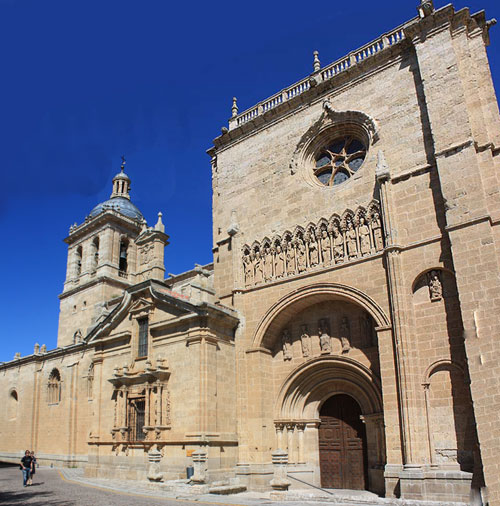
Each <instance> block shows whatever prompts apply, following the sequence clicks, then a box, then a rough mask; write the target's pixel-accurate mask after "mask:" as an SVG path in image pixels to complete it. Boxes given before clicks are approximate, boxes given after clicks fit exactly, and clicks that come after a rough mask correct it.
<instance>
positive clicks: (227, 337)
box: [0, 1, 500, 505]
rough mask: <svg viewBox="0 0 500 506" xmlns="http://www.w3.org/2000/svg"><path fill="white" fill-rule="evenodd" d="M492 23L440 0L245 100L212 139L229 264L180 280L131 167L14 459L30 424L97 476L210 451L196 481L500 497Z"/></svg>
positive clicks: (39, 365) (179, 462)
mask: <svg viewBox="0 0 500 506" xmlns="http://www.w3.org/2000/svg"><path fill="white" fill-rule="evenodd" d="M491 24H492V23H490V22H487V21H486V18H485V14H484V12H480V13H477V14H474V15H471V14H470V13H469V11H468V10H467V9H462V10H460V11H455V10H454V9H453V7H452V6H446V7H443V8H442V9H439V10H437V11H435V10H434V8H433V6H432V2H429V1H427V2H422V4H421V5H420V6H419V9H418V17H417V18H415V19H413V20H410V21H409V22H407V23H405V24H404V25H402V26H401V27H398V28H397V29H395V30H393V31H392V32H389V33H388V34H385V35H384V36H382V37H380V38H379V39H377V40H376V41H374V42H372V43H370V44H368V45H366V46H364V47H363V48H362V49H360V50H358V51H357V52H354V53H351V54H350V55H348V56H347V57H345V58H342V59H340V60H338V61H337V62H334V63H332V64H330V65H327V66H325V67H321V64H320V61H319V55H318V54H317V53H315V55H314V62H313V73H312V74H311V75H310V76H308V77H307V78H305V79H303V80H302V81H299V82H298V83H296V84H294V85H292V86H290V87H289V88H286V89H285V90H284V91H282V92H280V93H279V94H277V95H274V96H273V97H271V98H270V99H267V100H265V101H263V102H261V103H259V104H257V105H256V106H255V107H253V108H251V109H249V110H247V111H244V112H242V113H240V114H239V113H238V107H237V102H236V100H234V101H233V108H232V117H231V119H230V121H229V128H224V129H223V132H222V135H221V136H219V137H217V138H216V139H215V140H214V147H213V148H211V149H210V150H209V155H210V156H211V161H212V171H213V222H214V223H213V233H214V263H213V264H211V265H208V266H203V267H202V266H198V267H196V268H195V269H194V270H193V271H189V272H186V273H184V274H181V275H178V276H174V277H169V278H167V279H164V261H163V260H164V259H163V249H164V246H165V245H166V244H168V236H167V235H166V234H165V231H164V227H163V224H162V223H161V216H160V217H159V220H158V223H157V224H156V225H155V226H154V227H148V226H147V224H146V223H145V221H144V220H143V218H142V215H141V214H140V212H139V211H138V210H137V208H135V206H133V205H132V204H131V203H130V202H129V200H127V199H129V194H128V193H129V192H128V189H129V183H130V180H129V179H128V177H127V176H126V175H125V174H124V173H123V167H122V172H121V173H120V174H117V176H115V179H114V180H113V194H112V196H111V199H110V200H109V201H108V202H107V203H104V204H101V205H99V206H97V208H96V209H95V210H93V211H92V212H91V213H90V215H89V217H88V219H86V221H85V222H84V223H83V224H81V225H79V226H76V225H75V226H73V227H72V228H71V230H70V235H69V237H68V238H67V239H66V242H67V244H68V270H67V279H66V283H65V285H64V291H63V293H62V295H61V296H60V298H61V312H60V326H59V336H58V347H57V348H56V349H55V350H52V351H49V352H47V351H46V350H42V349H40V348H36V349H35V353H34V354H33V355H32V356H29V357H24V358H17V359H16V360H14V361H13V362H9V363H7V364H5V365H2V366H0V382H1V384H2V386H3V388H2V391H4V392H5V395H6V396H7V402H8V410H7V411H6V413H4V414H2V415H0V418H1V417H3V419H2V423H1V424H0V434H1V436H2V438H1V439H2V441H3V443H2V447H1V448H0V457H1V458H4V459H8V458H11V459H15V458H17V454H18V453H19V451H20V450H22V449H24V447H25V446H26V445H27V444H28V441H29V444H28V446H30V447H33V448H34V449H35V450H36V451H37V453H38V454H39V457H40V458H39V460H41V461H42V462H56V463H60V464H65V465H70V464H82V465H85V466H86V472H87V473H88V474H89V475H100V476H102V475H114V476H116V475H118V476H123V477H124V478H134V479H150V480H152V481H159V480H167V479H172V478H178V477H181V476H183V475H184V473H185V467H186V466H188V465H190V464H192V463H194V464H195V467H196V472H195V482H196V483H201V482H206V481H214V480H220V479H229V477H231V478H235V477H237V478H238V479H239V480H240V481H241V482H242V483H244V484H246V485H247V486H248V487H250V488H254V489H266V488H270V487H271V486H272V487H274V488H276V489H277V490H278V489H279V490H283V489H286V488H288V487H292V488H293V487H294V486H297V482H296V480H295V482H294V479H295V478H298V479H300V480H303V481H305V482H308V483H311V484H313V485H315V486H324V487H338V488H366V489H368V490H372V491H374V492H377V493H379V494H381V495H385V496H388V497H394V496H400V497H404V498H409V499H429V500H437V501H448V500H455V501H463V502H466V501H468V499H469V495H470V493H471V488H472V490H473V491H474V493H475V494H476V495H479V494H480V495H481V496H482V498H483V500H485V501H486V500H488V501H489V504H492V505H493V504H500V469H499V464H498V455H499V454H500V448H499V445H500V443H499V441H500V438H498V437H497V436H498V431H499V429H498V427H499V426H500V419H499V418H500V405H499V402H498V393H497V390H498V382H499V378H500V369H499V366H498V361H496V360H495V354H496V352H497V351H498V344H497V342H496V339H495V336H496V335H497V334H498V333H499V332H500V328H499V327H500V324H499V323H498V317H497V315H498V314H499V312H500V307H497V306H499V305H500V281H499V280H500V276H499V274H500V265H499V248H500V236H499V235H498V234H499V232H498V229H497V225H498V224H499V223H500V199H499V195H500V192H499V189H500V184H499V183H500V182H499V181H498V177H499V176H498V172H499V169H500V162H499V157H498V155H499V153H500V148H499V146H500V128H499V127H500V121H499V114H498V106H497V102H496V98H495V94H494V90H493V85H492V82H491V77H490V73H489V69H488V62H487V58H486V51H485V45H487V44H488V42H489V40H488V30H489V28H490V26H491ZM127 202H129V204H127ZM20 418H23V419H24V420H29V423H28V426H24V427H22V429H21V428H20V427H19V425H18V423H17V421H18V420H19V419H20ZM54 421H56V423H54ZM360 421H361V422H360ZM329 424H330V425H329ZM330 426H331V427H332V430H328V427H330ZM337 433H338V434H343V436H342V437H343V438H344V439H342V437H340V436H338V434H337ZM335 434H337V435H335ZM346 441H347V442H346ZM273 463H274V464H273ZM273 465H274V469H273ZM349 480H350V481H349Z"/></svg>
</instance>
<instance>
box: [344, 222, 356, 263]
mask: <svg viewBox="0 0 500 506" xmlns="http://www.w3.org/2000/svg"><path fill="white" fill-rule="evenodd" d="M346 243H347V256H348V258H356V257H357V256H358V245H357V244H356V230H355V229H354V226H353V224H352V220H350V219H349V220H347V229H346Z"/></svg>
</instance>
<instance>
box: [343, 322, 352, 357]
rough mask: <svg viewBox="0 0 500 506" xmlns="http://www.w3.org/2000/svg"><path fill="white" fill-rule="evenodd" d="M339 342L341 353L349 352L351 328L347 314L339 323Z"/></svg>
mask: <svg viewBox="0 0 500 506" xmlns="http://www.w3.org/2000/svg"><path fill="white" fill-rule="evenodd" d="M340 342H341V344H342V353H343V354H345V353H349V351H350V349H351V329H350V326H349V320H348V318H347V316H344V317H343V318H342V323H341V324H340Z"/></svg>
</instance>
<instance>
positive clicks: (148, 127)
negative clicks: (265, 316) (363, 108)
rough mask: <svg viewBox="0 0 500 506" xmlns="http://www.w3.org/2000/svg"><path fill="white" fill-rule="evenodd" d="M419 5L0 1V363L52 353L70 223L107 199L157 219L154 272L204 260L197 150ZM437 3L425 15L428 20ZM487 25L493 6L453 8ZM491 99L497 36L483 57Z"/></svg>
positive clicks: (411, 0)
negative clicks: (160, 250)
mask: <svg viewBox="0 0 500 506" xmlns="http://www.w3.org/2000/svg"><path fill="white" fill-rule="evenodd" d="M417 3H418V0H404V1H400V2H374V1H367V0H358V1H353V2H332V1H331V0H328V1H325V0H317V1H316V2H311V3H305V2H303V1H302V2H296V1H293V0H290V1H288V2H286V3H284V2H269V1H266V2H264V1H261V0H254V1H252V2H234V1H232V2H228V1H219V2H185V3H184V2H166V1H159V0H145V1H144V0H143V1H142V2H137V1H129V0H121V1H119V2H118V1H115V0H106V1H103V0H100V1H94V0H88V1H86V2H74V1H73V2H72V1H70V2H68V1H67V0H65V1H54V0H46V1H44V2H40V1H39V0H38V1H33V0H24V1H19V0H0V44H1V47H2V63H1V66H2V80H1V81H0V89H1V97H2V107H1V116H2V121H1V123H0V129H1V132H0V133H1V137H0V138H1V141H0V145H1V158H0V163H1V174H2V179H3V185H2V190H3V191H2V198H1V199H0V227H1V231H2V247H1V248H0V256H1V258H0V261H1V265H2V266H3V267H4V268H3V276H2V281H3V289H2V291H1V304H0V312H1V313H0V316H1V321H2V326H1V329H0V339H1V348H0V350H1V351H0V361H6V360H11V359H12V358H13V356H14V353H15V352H18V351H19V352H21V353H22V355H26V354H29V353H32V351H33V344H34V343H35V342H38V343H40V344H42V343H45V344H46V345H47V347H48V348H49V349H51V348H54V347H55V346H56V339H57V322H58V311H59V301H58V298H57V296H58V294H60V293H61V291H62V286H63V281H64V276H65V272H66V245H65V244H64V243H63V242H62V240H63V238H64V237H65V236H66V235H67V233H68V228H69V226H70V225H71V224H72V223H73V222H75V221H76V222H77V223H81V222H82V221H83V219H84V218H85V216H86V215H87V214H88V213H89V211H90V210H91V209H92V208H93V207H94V206H95V205H96V204H97V203H99V202H101V201H103V200H106V199H107V198H108V197H109V194H110V193H111V178H112V177H113V175H114V173H116V172H117V171H118V169H119V164H120V155H122V154H125V155H126V157H127V173H128V174H129V176H130V177H131V179H132V200H133V202H134V203H135V204H136V205H137V206H138V207H139V209H141V211H142V213H143V214H144V215H145V217H146V219H147V220H148V222H149V223H150V224H151V223H154V222H155V220H156V214H157V212H158V211H160V210H161V211H162V212H163V217H164V218H163V221H164V223H165V225H166V229H167V230H166V231H167V233H168V234H169V235H170V236H171V239H170V242H171V244H170V245H169V246H168V247H167V249H166V252H165V253H166V254H165V259H166V269H167V272H173V273H177V272H182V271H185V270H187V269H190V268H192V266H193V264H194V263H195V262H197V263H208V262H210V261H211V247H212V240H211V233H212V227H211V172H210V163H209V158H208V156H207V155H206V153H205V150H206V149H207V148H209V147H210V145H211V141H212V139H213V138H214V137H216V136H217V135H218V134H219V132H220V127H221V126H223V125H227V119H228V118H229V115H230V110H231V97H232V96H233V95H235V96H237V97H238V103H239V106H240V111H242V110H243V109H245V108H247V107H250V106H252V105H254V104H255V103H256V102H258V101H260V100H262V99H264V98H266V97H267V96H269V95H271V94H273V93H274V92H276V91H278V90H279V89H281V88H283V87H285V86H287V85H289V84H292V83H293V82H295V81H297V80H298V79H301V78H302V77H304V76H306V75H307V74H309V73H310V72H311V71H312V52H313V50H318V51H319V52H320V59H321V62H322V65H326V64H327V63H329V62H331V61H333V60H335V59H337V58H339V57H341V56H343V55H345V54H347V53H348V52H349V51H351V50H353V49H356V48H357V47H359V46H361V45H363V44H365V43H367V42H369V41H370V40H372V39H374V38H376V37H378V36H379V35H381V34H382V33H384V32H386V31H388V30H390V29H392V28H394V27H396V26H397V25H399V24H401V23H403V22H404V21H407V20H408V19H410V18H412V17H413V16H415V14H416V5H417ZM445 3H446V2H442V1H436V2H435V5H436V7H441V6H443V5H445ZM465 6H468V7H470V9H471V11H472V12H475V11H478V10H481V9H485V10H486V14H487V17H488V19H490V18H493V17H496V18H499V19H500V4H499V3H498V0H481V1H479V0H471V1H468V2H466V1H463V0H460V1H457V2H455V7H456V8H457V9H458V8H461V7H465ZM488 53H489V58H490V64H491V69H492V73H493V79H494V82H495V85H496V87H497V92H498V87H499V86H500V26H496V27H493V28H492V30H491V46H490V48H489V49H488Z"/></svg>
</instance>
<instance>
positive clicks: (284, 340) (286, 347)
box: [281, 329, 292, 360]
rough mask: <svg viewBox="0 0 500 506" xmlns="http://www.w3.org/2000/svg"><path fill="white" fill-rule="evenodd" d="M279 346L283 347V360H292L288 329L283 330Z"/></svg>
mask: <svg viewBox="0 0 500 506" xmlns="http://www.w3.org/2000/svg"><path fill="white" fill-rule="evenodd" d="M281 346H282V348H283V360H292V343H291V341H290V332H289V331H288V329H285V330H284V331H283V335H282V336H281Z"/></svg>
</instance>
